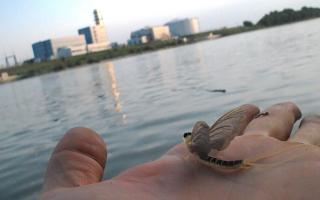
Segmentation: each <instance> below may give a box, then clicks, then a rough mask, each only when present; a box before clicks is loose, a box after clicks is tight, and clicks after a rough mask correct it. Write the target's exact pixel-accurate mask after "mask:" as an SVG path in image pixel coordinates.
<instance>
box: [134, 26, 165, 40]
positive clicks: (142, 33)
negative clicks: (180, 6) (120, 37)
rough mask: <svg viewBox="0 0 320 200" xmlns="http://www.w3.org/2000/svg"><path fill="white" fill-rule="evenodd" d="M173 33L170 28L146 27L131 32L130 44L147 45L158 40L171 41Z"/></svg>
mask: <svg viewBox="0 0 320 200" xmlns="http://www.w3.org/2000/svg"><path fill="white" fill-rule="evenodd" d="M170 38H171V33H170V30H169V27H168V26H153V27H146V28H142V29H139V30H136V31H134V32H131V35H130V40H129V42H128V43H129V44H132V45H136V44H145V43H148V42H152V41H158V40H169V39H170Z"/></svg>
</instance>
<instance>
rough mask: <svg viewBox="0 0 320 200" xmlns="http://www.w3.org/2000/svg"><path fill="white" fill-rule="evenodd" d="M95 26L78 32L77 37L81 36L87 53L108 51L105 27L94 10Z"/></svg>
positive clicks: (109, 46)
mask: <svg viewBox="0 0 320 200" xmlns="http://www.w3.org/2000/svg"><path fill="white" fill-rule="evenodd" d="M93 14H94V21H95V25H94V26H90V27H85V28H82V29H79V30H78V33H79V35H83V36H84V37H85V40H86V44H87V45H88V46H87V47H88V48H87V49H88V52H96V51H103V50H106V49H110V48H111V45H110V42H109V39H108V37H107V31H106V27H105V26H104V24H103V18H102V15H101V14H100V12H99V11H97V10H94V11H93Z"/></svg>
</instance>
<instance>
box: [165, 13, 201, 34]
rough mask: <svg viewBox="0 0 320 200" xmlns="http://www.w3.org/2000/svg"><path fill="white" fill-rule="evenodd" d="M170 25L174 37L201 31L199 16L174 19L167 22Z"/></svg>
mask: <svg viewBox="0 0 320 200" xmlns="http://www.w3.org/2000/svg"><path fill="white" fill-rule="evenodd" d="M165 25H167V26H169V29H170V33H171V35H172V37H182V36H186V35H192V34H196V33H199V31H200V25H199V20H198V19H197V18H188V19H181V20H173V21H171V22H168V23H166V24H165Z"/></svg>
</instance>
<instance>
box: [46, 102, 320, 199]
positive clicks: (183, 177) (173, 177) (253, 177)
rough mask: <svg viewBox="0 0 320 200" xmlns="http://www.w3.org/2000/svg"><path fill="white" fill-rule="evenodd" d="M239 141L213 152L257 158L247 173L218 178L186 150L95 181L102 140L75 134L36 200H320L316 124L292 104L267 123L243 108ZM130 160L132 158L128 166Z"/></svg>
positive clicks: (59, 151) (61, 147) (56, 155)
mask: <svg viewBox="0 0 320 200" xmlns="http://www.w3.org/2000/svg"><path fill="white" fill-rule="evenodd" d="M244 108H245V110H246V119H245V120H244V121H243V122H242V123H243V126H242V128H243V130H244V131H243V135H241V136H238V137H236V138H235V139H234V140H233V141H232V142H231V144H230V145H229V147H228V148H227V149H226V150H224V151H222V152H219V157H221V158H224V159H243V158H249V159H250V158H255V157H258V156H261V155H268V154H272V152H277V151H280V152H281V153H279V154H275V155H273V156H269V157H268V156H267V157H266V158H265V159H263V160H260V161H257V162H256V164H254V165H253V167H251V168H250V169H245V170H236V171H222V172H221V171H217V170H214V169H212V168H209V167H207V166H204V165H202V164H201V163H199V162H198V161H196V160H195V158H194V156H193V155H192V154H190V152H189V151H188V150H187V148H186V146H185V145H184V144H180V145H177V146H175V147H174V148H173V149H171V150H169V151H168V152H167V153H166V154H165V155H163V156H162V157H161V158H159V159H158V160H156V161H153V162H150V163H147V164H143V165H140V166H137V167H134V168H132V169H129V170H127V171H125V172H123V173H122V174H120V175H118V176H116V177H114V178H112V179H110V180H104V181H101V179H102V176H103V171H104V168H105V161H106V156H107V150H106V145H105V143H104V141H103V140H102V139H101V137H100V136H99V135H98V134H96V133H95V132H93V131H92V130H90V129H86V128H74V129H72V130H70V131H69V132H68V133H67V134H66V135H65V136H64V137H63V138H62V140H61V141H60V142H59V144H58V145H57V147H56V149H55V150H54V152H53V154H52V157H51V159H50V161H49V165H48V168H47V172H46V176H45V181H44V185H43V191H42V192H41V195H40V199H41V200H66V199H77V200H93V199H94V200H100V199H104V200H110V199H111V200H112V199H148V200H149V199H150V200H151V199H166V200H170V199H175V200H177V199H178V200H179V199H181V200H185V199H219V200H223V199H272V200H275V199H281V200H282V199H291V200H292V199H319V196H320V190H319V184H320V173H319V170H320V148H319V146H317V145H319V144H320V117H319V116H309V117H306V118H304V119H303V120H302V122H301V124H300V127H299V129H298V130H297V132H296V133H294V136H291V137H290V134H291V131H292V128H293V125H294V123H295V122H296V121H297V120H298V119H299V118H300V117H301V112H300V110H299V108H298V107H297V106H296V105H295V104H293V103H281V104H276V105H273V106H271V107H269V108H268V109H266V111H267V112H268V113H269V115H267V116H263V117H259V118H254V116H255V115H256V114H258V113H259V109H258V108H257V107H256V106H254V105H245V106H244ZM133 159H134V158H133Z"/></svg>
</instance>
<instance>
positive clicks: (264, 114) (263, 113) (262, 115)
mask: <svg viewBox="0 0 320 200" xmlns="http://www.w3.org/2000/svg"><path fill="white" fill-rule="evenodd" d="M268 115H269V112H262V113H259V114H257V115H256V116H255V117H254V118H255V119H257V118H259V117H264V116H268Z"/></svg>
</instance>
